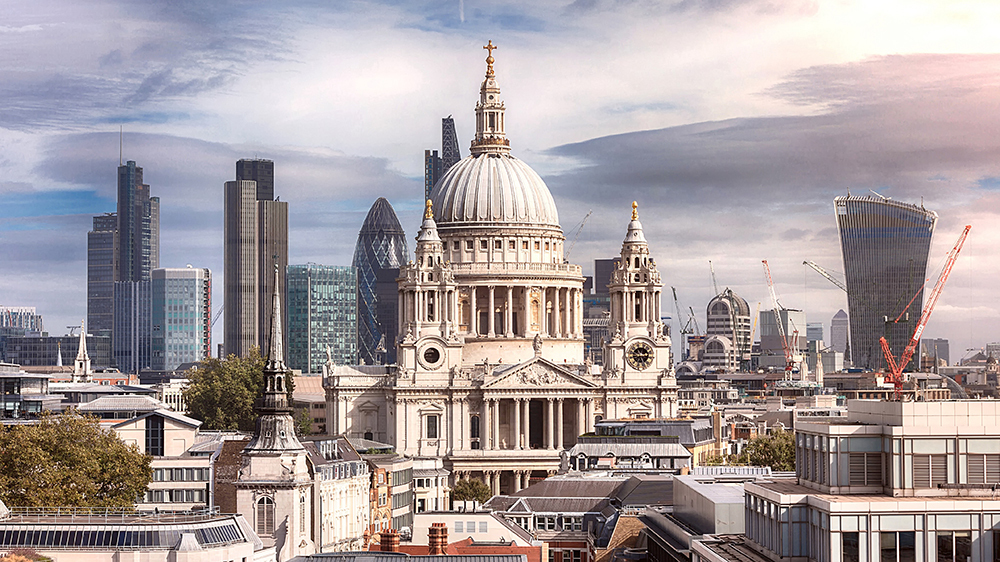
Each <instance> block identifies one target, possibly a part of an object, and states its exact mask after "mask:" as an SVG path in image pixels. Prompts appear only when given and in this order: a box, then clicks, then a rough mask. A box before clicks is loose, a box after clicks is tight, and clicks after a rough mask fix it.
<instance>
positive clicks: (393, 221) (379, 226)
mask: <svg viewBox="0 0 1000 562" xmlns="http://www.w3.org/2000/svg"><path fill="white" fill-rule="evenodd" d="M408 255H409V252H408V251H407V249H406V233H405V232H404V231H403V227H402V226H400V225H399V219H398V218H396V213H395V211H393V210H392V205H390V204H389V202H388V201H386V200H385V198H384V197H379V198H378V199H376V200H375V203H373V204H372V207H371V209H369V210H368V216H367V217H365V222H364V223H363V224H362V225H361V231H360V232H358V243H357V245H356V246H355V248H354V262H353V263H352V264H351V265H353V266H354V268H355V269H357V273H358V362H359V363H362V364H368V365H371V364H374V363H375V360H376V348H378V347H379V343H380V342H381V341H383V337H384V338H385V340H384V345H385V346H386V348H387V349H388V347H389V346H394V341H393V340H394V334H393V333H391V332H387V331H386V323H387V322H388V319H386V318H384V316H385V315H384V314H382V315H380V314H379V309H380V308H381V307H380V304H379V302H378V297H377V282H378V270H380V269H399V267H400V266H402V265H405V264H406V261H407V256H408ZM383 310H387V309H386V308H383ZM388 310H392V311H393V314H392V315H391V316H392V320H393V321H394V320H395V319H396V318H395V317H396V314H395V310H398V309H396V308H393V309H388Z"/></svg>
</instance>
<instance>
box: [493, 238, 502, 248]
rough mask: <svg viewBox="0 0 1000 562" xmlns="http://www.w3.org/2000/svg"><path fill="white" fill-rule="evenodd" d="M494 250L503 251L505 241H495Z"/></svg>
mask: <svg viewBox="0 0 1000 562" xmlns="http://www.w3.org/2000/svg"><path fill="white" fill-rule="evenodd" d="M493 249H494V250H503V240H494V241H493Z"/></svg>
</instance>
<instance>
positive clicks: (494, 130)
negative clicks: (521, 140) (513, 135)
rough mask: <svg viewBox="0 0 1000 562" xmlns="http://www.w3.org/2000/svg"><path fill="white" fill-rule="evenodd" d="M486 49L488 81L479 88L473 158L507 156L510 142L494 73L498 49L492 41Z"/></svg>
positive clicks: (471, 149)
mask: <svg viewBox="0 0 1000 562" xmlns="http://www.w3.org/2000/svg"><path fill="white" fill-rule="evenodd" d="M483 48H484V49H486V50H487V51H489V54H488V55H487V56H486V79H485V80H483V85H482V86H481V87H480V88H479V103H477V104H476V136H475V138H473V139H472V147H471V148H470V149H469V151H470V152H471V153H472V155H473V156H476V155H479V154H485V153H493V154H507V153H509V152H510V141H509V140H507V135H506V133H505V132H504V131H505V128H504V105H503V102H502V101H500V86H499V85H498V84H497V81H496V77H495V75H494V72H493V63H494V62H495V61H496V59H494V58H493V50H494V49H496V48H497V46H496V45H494V44H493V41H492V40H490V41H489V42H488V43H487V44H486V45H485V46H483Z"/></svg>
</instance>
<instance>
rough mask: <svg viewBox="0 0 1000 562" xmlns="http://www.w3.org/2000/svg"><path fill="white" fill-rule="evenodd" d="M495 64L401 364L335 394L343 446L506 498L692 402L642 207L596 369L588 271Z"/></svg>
mask: <svg viewBox="0 0 1000 562" xmlns="http://www.w3.org/2000/svg"><path fill="white" fill-rule="evenodd" d="M488 48H489V49H490V51H491V52H492V49H493V46H492V45H488ZM486 62H487V71H486V78H485V80H484V81H483V83H482V86H481V88H480V98H479V102H478V103H477V105H476V135H475V138H474V139H473V141H472V146H471V149H470V152H471V155H470V156H469V157H467V158H465V159H463V160H461V161H459V162H458V163H457V164H455V165H454V166H453V167H452V168H451V169H450V170H449V171H448V172H447V173H446V174H445V176H444V177H443V178H442V179H441V180H440V182H438V184H437V185H436V186H435V187H434V190H433V192H432V198H431V200H429V201H428V202H427V212H426V214H425V216H424V220H423V224H422V225H421V228H420V233H419V236H418V238H417V247H416V259H415V261H414V262H412V263H410V264H408V265H406V266H404V267H403V268H402V269H401V270H400V279H399V303H400V306H399V326H400V330H399V334H398V337H397V349H398V353H397V360H398V364H397V365H395V366H390V367H363V366H362V367H341V366H330V367H329V369H328V375H327V377H326V379H325V381H324V386H325V388H326V396H327V432H328V433H329V434H330V435H338V434H344V435H347V436H349V437H352V438H353V437H359V438H366V439H375V440H378V441H383V442H387V443H392V444H394V445H395V447H396V451H397V452H399V453H402V454H405V455H410V456H420V457H441V458H443V459H444V468H445V469H447V470H450V471H451V472H452V473H453V475H454V477H455V479H456V480H457V479H459V478H465V477H470V476H474V477H477V478H482V479H483V480H485V481H486V482H487V483H488V484H489V485H490V486H491V487H492V489H493V491H494V492H497V493H499V492H501V491H505V492H514V491H517V490H520V489H522V488H523V487H525V486H527V485H528V483H529V481H530V480H531V479H539V478H544V477H545V476H547V475H549V474H552V473H554V472H555V471H556V470H557V469H558V468H559V454H560V451H561V450H563V449H565V448H568V447H571V446H572V445H573V444H575V442H576V437H577V436H578V435H580V434H582V433H586V432H588V431H591V430H592V429H593V425H594V421H595V420H597V419H601V418H610V417H627V416H648V417H670V416H672V415H674V414H675V412H676V393H677V391H676V384H675V379H674V377H673V374H672V370H671V364H672V357H671V346H670V338H669V336H667V335H666V334H665V331H664V329H663V324H662V322H660V318H659V316H660V315H659V310H660V299H661V293H662V287H663V283H662V281H661V279H660V273H659V271H658V270H657V268H656V264H655V262H654V260H653V258H652V256H651V255H650V250H649V247H648V245H647V243H646V240H645V237H644V236H643V232H642V225H641V224H640V222H639V219H638V212H637V209H636V206H635V204H633V209H632V220H631V222H629V223H628V229H627V233H626V237H625V241H624V243H623V245H622V249H621V259H620V260H619V264H618V267H617V269H616V270H615V271H614V272H613V274H612V278H611V283H610V285H609V291H610V300H611V323H610V331H611V334H612V336H611V338H610V339H609V341H607V342H606V344H605V349H604V351H605V354H604V356H605V358H606V363H605V365H603V366H595V365H591V364H589V363H588V362H585V361H584V351H583V350H584V336H583V274H582V269H581V268H580V266H578V265H575V264H569V263H565V261H564V260H563V243H564V240H565V237H564V236H563V232H562V229H561V227H560V226H559V217H558V212H557V210H556V206H555V201H554V200H553V198H552V195H551V193H549V190H548V188H547V187H546V185H545V183H544V182H543V181H542V179H541V178H540V177H539V176H538V174H536V173H535V172H534V171H533V170H532V169H531V168H530V167H528V166H527V165H526V164H525V163H524V162H522V161H520V160H518V159H517V158H514V157H513V156H511V154H510V142H509V140H508V139H507V137H506V133H505V128H506V123H505V120H504V111H505V106H504V103H503V102H502V101H501V100H500V88H499V86H498V84H497V81H496V78H495V75H494V71H493V62H494V59H493V57H492V55H491V56H489V57H487V59H486Z"/></svg>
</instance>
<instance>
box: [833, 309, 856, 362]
mask: <svg viewBox="0 0 1000 562" xmlns="http://www.w3.org/2000/svg"><path fill="white" fill-rule="evenodd" d="M849 333H850V322H849V321H848V319H847V313H846V312H844V311H843V310H838V311H837V313H836V314H834V315H833V318H831V319H830V348H831V349H833V350H834V351H836V352H838V353H843V354H844V361H846V362H848V363H850V361H851V354H850V349H849V347H850V346H849V344H848V342H849V341H850V338H849V337H848V334H849Z"/></svg>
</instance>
